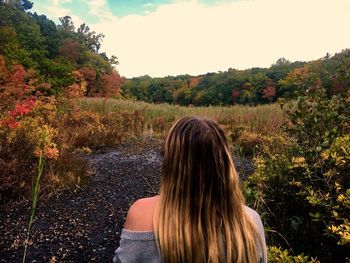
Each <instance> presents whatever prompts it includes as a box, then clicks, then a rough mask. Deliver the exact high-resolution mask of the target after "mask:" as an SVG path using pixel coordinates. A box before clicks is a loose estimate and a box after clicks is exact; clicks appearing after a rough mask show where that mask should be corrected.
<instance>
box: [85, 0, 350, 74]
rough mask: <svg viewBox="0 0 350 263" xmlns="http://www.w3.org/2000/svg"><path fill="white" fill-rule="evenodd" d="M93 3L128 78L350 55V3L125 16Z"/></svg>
mask: <svg viewBox="0 0 350 263" xmlns="http://www.w3.org/2000/svg"><path fill="white" fill-rule="evenodd" d="M88 2H89V6H90V10H91V11H90V12H95V14H96V15H98V16H99V21H98V22H97V23H95V24H89V25H90V27H91V28H92V29H93V30H95V31H96V32H100V33H104V34H105V36H106V37H105V39H104V42H103V46H102V49H103V50H104V51H106V52H107V53H108V54H109V55H112V54H113V55H116V56H118V58H119V60H120V65H119V66H118V70H119V72H120V73H121V74H122V75H124V76H127V77H132V76H139V75H145V74H148V75H151V76H165V75H177V74H185V73H188V74H205V73H207V72H216V71H219V70H227V69H228V68H230V67H231V68H238V69H244V68H250V67H254V66H260V67H269V66H270V65H271V64H272V63H274V62H275V61H276V60H277V59H278V58H280V57H286V58H287V59H289V60H292V61H294V60H313V59H317V58H320V57H322V56H324V55H325V54H326V53H327V52H329V53H334V52H338V51H341V50H342V49H344V48H350V35H349V34H347V32H348V25H350V16H349V15H348V14H349V13H350V1H348V0H307V1H306V0H241V1H234V2H233V1H216V4H214V5H212V4H210V5H209V4H204V3H203V2H202V1H199V0H193V1H183V0H177V1H174V2H173V3H171V4H163V5H159V6H157V8H156V10H155V11H153V12H150V13H148V14H144V15H128V16H125V17H116V16H113V15H112V13H111V11H110V10H109V8H108V5H107V3H106V1H105V0H94V1H88ZM206 2H207V3H208V2H210V1H206ZM211 2H214V1H211Z"/></svg>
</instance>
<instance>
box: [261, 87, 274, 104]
mask: <svg viewBox="0 0 350 263" xmlns="http://www.w3.org/2000/svg"><path fill="white" fill-rule="evenodd" d="M275 96H276V88H275V87H274V86H272V85H269V86H267V87H266V88H265V89H264V90H263V96H262V97H263V98H264V99H267V100H268V101H269V102H272V100H273V98H274V97H275Z"/></svg>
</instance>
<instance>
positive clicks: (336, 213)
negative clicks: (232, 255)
mask: <svg viewBox="0 0 350 263" xmlns="http://www.w3.org/2000/svg"><path fill="white" fill-rule="evenodd" d="M349 95H350V93H343V94H341V95H338V96H334V97H332V98H327V96H326V93H325V91H324V90H322V89H318V90H314V91H310V92H309V94H308V95H307V96H305V97H302V98H300V99H299V101H298V103H297V106H296V108H295V109H294V110H293V111H289V112H288V115H289V118H290V121H291V123H290V125H289V127H288V128H287V129H286V130H287V133H288V135H289V136H290V138H291V139H292V141H293V142H294V143H293V145H291V146H290V147H288V148H286V149H285V150H284V151H283V152H282V153H271V154H270V155H266V154H265V155H263V156H260V157H258V158H256V159H255V163H256V171H255V173H254V175H253V176H252V177H251V178H249V179H248V181H246V182H245V183H244V191H245V195H246V198H247V201H248V203H250V204H254V206H255V207H256V208H257V209H258V210H259V212H260V213H261V214H262V215H263V219H264V220H265V225H266V226H267V228H268V233H270V234H269V235H268V242H269V244H273V245H276V246H282V247H286V246H287V247H290V248H293V251H294V252H295V253H297V254H299V253H302V252H305V253H306V254H308V255H313V256H317V258H319V259H320V260H321V261H325V262H329V261H332V262H344V261H345V260H346V258H349V257H350V249H349V246H350V231H349V230H350V219H349V215H350V180H349V179H350V178H349V171H350V136H349V130H350V129H349V127H350V126H349V117H350V106H349V104H350V103H349V102H350V96H349ZM281 262H284V261H281ZM286 262H288V261H286Z"/></svg>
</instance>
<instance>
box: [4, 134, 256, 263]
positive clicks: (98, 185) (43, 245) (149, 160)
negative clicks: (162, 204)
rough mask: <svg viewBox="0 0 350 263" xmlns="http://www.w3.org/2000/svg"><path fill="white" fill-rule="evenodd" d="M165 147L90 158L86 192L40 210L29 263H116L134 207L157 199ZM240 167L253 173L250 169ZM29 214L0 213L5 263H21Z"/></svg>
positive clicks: (133, 145) (150, 142) (142, 145)
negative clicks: (128, 215) (129, 212)
mask: <svg viewBox="0 0 350 263" xmlns="http://www.w3.org/2000/svg"><path fill="white" fill-rule="evenodd" d="M160 147H161V141H159V140H156V139H147V140H141V141H133V142H129V143H126V144H123V145H120V146H118V147H117V148H115V149H113V150H106V151H104V152H101V153H98V154H95V155H93V156H91V157H89V158H88V161H89V163H90V165H91V169H92V171H93V172H94V176H93V177H92V178H91V179H90V181H89V182H88V183H87V184H86V185H85V186H84V188H83V189H80V190H78V191H76V192H69V191H65V192H62V193H60V194H59V195H58V196H56V197H54V198H51V199H50V200H47V201H46V202H44V203H41V204H40V205H39V206H38V209H37V216H36V220H35V222H34V225H33V228H32V243H31V245H30V246H29V251H28V257H27V259H28V260H27V262H50V260H51V259H53V258H55V260H56V262H111V259H112V257H113V254H114V250H115V249H116V248H117V246H118V242H119V237H120V233H121V229H122V227H123V224H124V219H125V215H126V212H127V210H128V208H129V206H130V204H131V203H133V202H134V201H135V200H137V199H139V198H142V197H145V196H153V195H155V194H156V193H157V190H158V186H159V176H160V172H161V163H162V157H161V154H160ZM236 164H237V166H238V169H240V170H244V171H248V173H249V170H250V169H251V165H250V164H249V163H241V162H238V161H237V162H236ZM242 168H243V169H242ZM28 213H29V212H28V207H27V206H25V205H16V206H14V205H8V206H5V207H2V208H0V262H21V257H22V254H23V240H24V239H25V229H26V227H27V221H28Z"/></svg>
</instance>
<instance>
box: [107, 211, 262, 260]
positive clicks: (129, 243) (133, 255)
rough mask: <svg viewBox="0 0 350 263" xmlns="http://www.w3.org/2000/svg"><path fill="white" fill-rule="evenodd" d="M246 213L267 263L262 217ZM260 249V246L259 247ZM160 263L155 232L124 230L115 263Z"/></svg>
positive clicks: (255, 213) (249, 212)
mask: <svg viewBox="0 0 350 263" xmlns="http://www.w3.org/2000/svg"><path fill="white" fill-rule="evenodd" d="M245 211H246V213H247V214H248V215H249V216H250V217H251V219H252V220H253V222H255V224H256V227H257V229H258V231H259V234H260V236H261V239H262V241H263V248H262V250H263V251H261V249H260V252H259V253H260V262H265V263H266V262H267V255H266V243H265V234H264V227H263V224H262V222H261V219H260V216H259V215H258V213H257V212H255V211H254V210H253V209H251V208H249V207H247V206H245ZM259 247H260V246H259ZM143 262H145V263H146V262H147V263H159V262H161V258H160V256H159V252H158V248H157V244H156V241H155V238H154V234H153V231H130V230H127V229H123V230H122V234H121V237H120V245H119V247H118V248H117V250H116V251H115V256H114V258H113V263H143Z"/></svg>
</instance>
